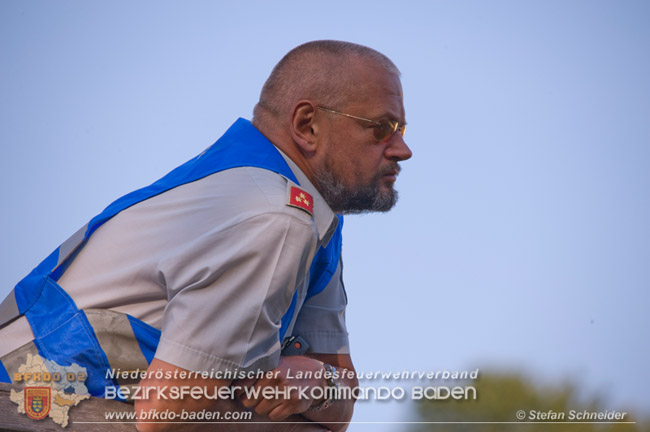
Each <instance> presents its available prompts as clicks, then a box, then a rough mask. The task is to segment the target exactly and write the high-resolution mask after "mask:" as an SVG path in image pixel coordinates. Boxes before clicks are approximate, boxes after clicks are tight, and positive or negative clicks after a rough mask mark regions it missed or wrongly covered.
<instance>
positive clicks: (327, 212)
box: [275, 146, 339, 246]
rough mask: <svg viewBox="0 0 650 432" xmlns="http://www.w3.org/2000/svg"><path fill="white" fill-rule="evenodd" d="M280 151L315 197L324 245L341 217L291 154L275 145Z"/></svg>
mask: <svg viewBox="0 0 650 432" xmlns="http://www.w3.org/2000/svg"><path fill="white" fill-rule="evenodd" d="M275 148H276V149H277V150H278V152H279V153H280V154H281V155H282V157H283V158H284V160H285V161H286V162H287V165H289V168H290V169H291V171H292V172H293V175H295V176H296V179H297V180H298V183H299V184H300V187H301V188H302V189H304V190H305V191H307V192H309V194H310V195H311V196H312V197H313V200H314V221H315V222H316V228H317V229H318V238H319V240H320V241H321V242H322V243H323V245H324V246H326V245H327V243H329V241H330V238H331V237H332V234H334V231H335V230H336V227H337V225H338V222H339V218H337V217H336V213H334V211H332V209H331V208H330V206H329V205H328V204H327V202H326V201H325V198H323V196H322V195H321V194H320V192H318V189H316V187H315V186H314V185H313V184H312V182H311V181H309V179H308V178H307V176H306V175H305V173H303V172H302V170H301V169H300V168H299V167H298V165H296V163H295V162H294V161H293V160H291V158H290V157H289V156H287V155H286V154H284V152H283V151H282V150H280V149H279V148H277V146H276V147H275Z"/></svg>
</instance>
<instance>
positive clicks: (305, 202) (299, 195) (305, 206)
mask: <svg viewBox="0 0 650 432" xmlns="http://www.w3.org/2000/svg"><path fill="white" fill-rule="evenodd" d="M288 204H289V205H290V206H292V207H297V208H299V209H302V210H304V211H306V212H307V213H309V214H310V215H312V216H313V215H314V200H313V199H312V197H311V195H309V194H308V193H307V192H305V191H304V190H302V189H300V188H299V187H295V186H291V193H290V194H289V203H288Z"/></svg>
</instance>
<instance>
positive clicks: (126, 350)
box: [84, 309, 149, 394]
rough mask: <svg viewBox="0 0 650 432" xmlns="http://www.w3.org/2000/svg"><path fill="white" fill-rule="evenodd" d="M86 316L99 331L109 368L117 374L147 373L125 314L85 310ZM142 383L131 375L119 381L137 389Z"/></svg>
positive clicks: (94, 328) (147, 364)
mask: <svg viewBox="0 0 650 432" xmlns="http://www.w3.org/2000/svg"><path fill="white" fill-rule="evenodd" d="M84 313H85V314H86V317H87V318H88V322H90V325H91V326H92V328H93V330H94V331H95V336H96V337H97V341H98V342H99V346H100V347H101V348H102V351H104V353H105V354H106V358H107V359H108V364H109V366H110V367H111V368H112V369H113V370H114V371H117V370H118V369H120V370H121V371H122V372H132V371H140V372H144V371H146V370H147V368H148V367H149V363H147V359H146V358H145V357H144V355H143V354H142V351H141V350H140V344H139V343H138V340H137V339H136V338H135V334H133V328H132V327H131V323H130V322H129V319H128V317H127V316H126V315H125V314H123V313H119V312H114V311H111V310H107V309H85V310H84ZM133 376H135V375H133ZM138 376H139V374H138ZM139 381H140V379H139V377H136V378H133V377H131V376H130V374H127V376H125V377H122V376H119V377H118V378H117V382H118V384H119V385H120V386H135V385H137V384H138V382H139ZM130 394H133V392H130Z"/></svg>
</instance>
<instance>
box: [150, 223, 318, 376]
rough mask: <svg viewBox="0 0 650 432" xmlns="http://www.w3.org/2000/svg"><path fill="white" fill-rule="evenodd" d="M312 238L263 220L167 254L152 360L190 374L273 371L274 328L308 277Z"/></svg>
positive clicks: (296, 227)
mask: <svg viewBox="0 0 650 432" xmlns="http://www.w3.org/2000/svg"><path fill="white" fill-rule="evenodd" d="M312 237H313V232H312V230H311V227H310V226H309V225H306V224H304V223H303V222H302V221H300V220H298V219H296V218H294V217H292V216H290V215H286V214H273V213H266V214H261V215H257V216H254V217H251V218H249V219H247V220H245V221H242V222H240V223H237V224H235V225H233V226H231V227H228V228H227V229H223V228H222V227H219V228H218V229H215V230H213V231H212V232H208V233H206V234H205V235H203V236H201V238H199V239H197V240H195V241H193V242H189V243H188V244H186V245H184V247H183V249H182V250H177V251H174V252H173V253H170V255H169V257H168V258H167V259H166V260H165V261H163V262H162V263H161V267H160V268H161V270H160V271H161V273H162V274H163V275H164V280H165V283H166V285H167V287H168V288H167V289H168V292H169V295H170V299H169V302H168V304H167V307H166V309H165V313H164V316H163V323H162V336H161V340H160V344H159V346H158V350H157V352H156V357H157V358H159V359H161V360H165V361H167V362H169V363H172V364H177V365H180V366H182V367H184V368H187V369H191V370H210V369H214V370H232V369H235V368H250V369H262V370H269V369H272V368H273V367H275V365H276V364H277V360H278V357H279V350H280V341H279V335H278V331H279V323H280V320H281V318H282V315H283V313H284V311H285V310H286V309H287V308H288V306H289V304H290V302H291V298H292V296H293V292H294V291H295V289H296V285H297V283H298V281H300V280H301V279H303V278H305V277H306V272H307V265H306V263H307V261H308V256H309V253H310V248H313V246H312V243H313V239H312Z"/></svg>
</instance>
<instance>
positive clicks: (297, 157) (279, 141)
mask: <svg viewBox="0 0 650 432" xmlns="http://www.w3.org/2000/svg"><path fill="white" fill-rule="evenodd" d="M253 126H255V127H256V128H257V130H259V131H260V132H261V133H262V135H264V136H265V137H266V138H267V139H268V140H269V141H271V142H272V143H273V144H274V145H275V146H276V147H277V148H279V149H280V150H282V152H283V153H284V154H285V155H287V156H288V157H289V159H291V160H292V161H293V162H294V163H295V164H296V165H297V166H298V168H300V170H301V171H302V172H303V173H304V174H305V176H307V178H308V179H309V181H310V182H311V183H312V184H313V185H316V184H317V182H316V181H315V178H314V173H315V171H314V169H313V165H312V160H313V159H312V157H310V155H306V154H305V153H304V152H303V151H302V150H301V149H300V147H298V145H296V143H295V142H294V141H293V139H292V138H291V135H290V134H289V133H288V132H287V129H288V128H279V127H272V126H270V125H269V124H268V123H267V122H263V121H259V120H258V119H256V118H254V119H253Z"/></svg>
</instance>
